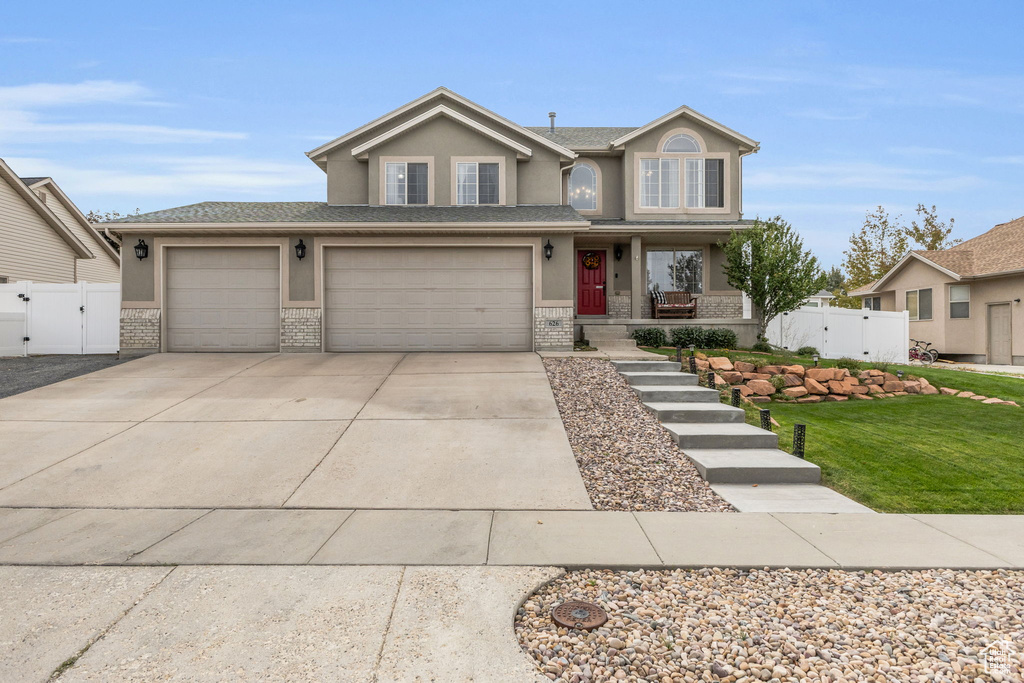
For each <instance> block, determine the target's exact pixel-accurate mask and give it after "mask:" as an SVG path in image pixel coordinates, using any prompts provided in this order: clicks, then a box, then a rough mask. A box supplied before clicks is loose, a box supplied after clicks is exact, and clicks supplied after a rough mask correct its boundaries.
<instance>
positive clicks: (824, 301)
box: [803, 289, 836, 308]
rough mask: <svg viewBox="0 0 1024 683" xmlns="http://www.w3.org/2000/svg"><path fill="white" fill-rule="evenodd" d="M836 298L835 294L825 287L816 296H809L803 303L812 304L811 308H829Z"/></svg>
mask: <svg viewBox="0 0 1024 683" xmlns="http://www.w3.org/2000/svg"><path fill="white" fill-rule="evenodd" d="M835 298H836V295H835V294H833V293H832V292H830V291H828V290H827V289H823V290H821V291H820V292H818V293H817V294H815V295H814V296H809V297H807V301H805V302H804V303H803V305H804V306H810V307H811V308H828V307H829V306H831V305H832V299H835Z"/></svg>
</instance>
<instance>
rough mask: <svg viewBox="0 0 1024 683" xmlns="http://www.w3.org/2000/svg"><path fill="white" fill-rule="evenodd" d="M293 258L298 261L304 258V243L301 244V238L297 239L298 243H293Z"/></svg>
mask: <svg viewBox="0 0 1024 683" xmlns="http://www.w3.org/2000/svg"><path fill="white" fill-rule="evenodd" d="M295 258H297V259H299V260H300V261H301V260H302V259H304V258H306V245H305V244H303V242H302V240H299V243H298V244H296V245H295Z"/></svg>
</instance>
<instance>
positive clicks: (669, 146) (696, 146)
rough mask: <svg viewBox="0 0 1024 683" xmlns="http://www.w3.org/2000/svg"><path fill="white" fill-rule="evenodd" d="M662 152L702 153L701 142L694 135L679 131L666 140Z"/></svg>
mask: <svg viewBox="0 0 1024 683" xmlns="http://www.w3.org/2000/svg"><path fill="white" fill-rule="evenodd" d="M661 151H662V152H668V153H670V154H687V153H690V154H700V153H701V148H700V143H699V142H697V139H696V138H694V137H693V136H692V135H687V134H686V133H677V134H675V135H673V136H672V137H670V138H669V139H668V140H666V141H665V144H664V145H662V147H661Z"/></svg>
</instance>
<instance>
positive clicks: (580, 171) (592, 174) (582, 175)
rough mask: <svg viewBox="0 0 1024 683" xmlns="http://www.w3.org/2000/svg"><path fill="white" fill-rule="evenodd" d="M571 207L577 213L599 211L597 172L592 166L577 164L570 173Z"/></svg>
mask: <svg viewBox="0 0 1024 683" xmlns="http://www.w3.org/2000/svg"><path fill="white" fill-rule="evenodd" d="M569 205H570V206H571V207H572V208H574V209H576V210H577V211H597V172H596V171H595V170H594V167H593V166H591V165H590V164H576V165H575V166H573V169H572V171H571V172H570V173H569Z"/></svg>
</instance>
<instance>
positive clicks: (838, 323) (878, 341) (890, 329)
mask: <svg viewBox="0 0 1024 683" xmlns="http://www.w3.org/2000/svg"><path fill="white" fill-rule="evenodd" d="M909 316H910V314H909V313H907V312H906V311H900V312H891V311H869V310H853V309H849V308H831V307H827V306H826V307H823V308H811V307H809V306H804V307H801V308H798V309H797V310H795V311H792V312H791V313H784V314H783V315H780V316H778V317H776V318H775V319H774V320H772V321H771V322H770V323H768V331H767V334H768V341H769V342H770V343H772V344H774V345H775V346H781V347H783V348H786V349H789V350H790V351H796V350H797V349H799V348H800V347H801V346H813V347H814V348H816V349H818V351H820V352H821V357H822V358H855V359H857V360H867V361H874V362H884V363H906V362H907V360H908V357H907V351H908V349H909V347H910V317H909Z"/></svg>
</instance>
